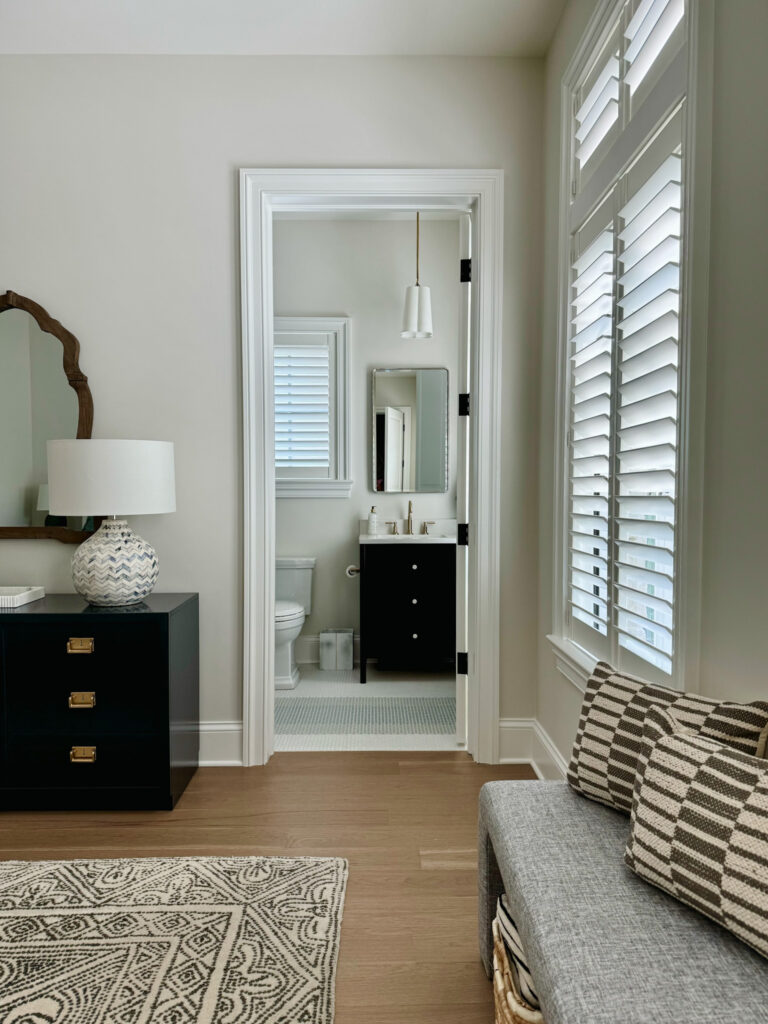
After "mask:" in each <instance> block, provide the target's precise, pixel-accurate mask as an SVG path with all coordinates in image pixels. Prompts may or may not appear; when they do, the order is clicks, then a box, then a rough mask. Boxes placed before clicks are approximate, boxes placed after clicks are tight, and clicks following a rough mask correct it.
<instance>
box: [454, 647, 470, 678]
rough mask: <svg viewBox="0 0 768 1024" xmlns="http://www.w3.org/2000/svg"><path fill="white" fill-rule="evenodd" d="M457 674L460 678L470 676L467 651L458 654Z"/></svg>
mask: <svg viewBox="0 0 768 1024" xmlns="http://www.w3.org/2000/svg"><path fill="white" fill-rule="evenodd" d="M456 673H457V675H460V676H468V675H469V654H468V652H467V651H457V652H456Z"/></svg>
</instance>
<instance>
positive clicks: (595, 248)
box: [569, 229, 614, 636]
mask: <svg viewBox="0 0 768 1024" xmlns="http://www.w3.org/2000/svg"><path fill="white" fill-rule="evenodd" d="M613 248H614V243H613V232H612V231H611V230H610V229H607V230H605V231H602V232H601V233H600V234H599V235H598V236H597V238H596V239H595V240H594V241H593V242H591V243H590V244H589V245H588V246H587V247H586V249H585V250H584V252H582V253H581V254H580V256H579V257H578V258H577V259H576V260H574V262H573V267H572V285H571V340H570V375H571V381H570V383H571V419H570V442H571V443H570V455H569V457H570V473H569V479H570V510H569V517H570V520H569V526H570V528H569V543H570V571H569V593H570V605H571V613H572V615H573V617H574V618H575V619H578V620H579V621H580V622H582V623H584V624H585V625H587V626H589V627H591V628H592V629H595V630H597V631H598V632H599V633H601V634H602V635H603V636H606V635H607V632H608V622H609V601H610V594H609V591H608V580H609V571H608V566H609V549H608V545H609V533H608V522H609V480H610V459H611V442H610V434H611V359H612V357H611V350H612V346H613V291H614V257H613Z"/></svg>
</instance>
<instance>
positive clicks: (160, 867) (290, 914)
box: [0, 857, 347, 1024]
mask: <svg viewBox="0 0 768 1024" xmlns="http://www.w3.org/2000/svg"><path fill="white" fill-rule="evenodd" d="M346 881H347V863H346V861H344V860H341V859H339V858H330V857H324V858H314V857H301V858H293V859H289V858H279V857H274V858H273V857H269V858H267V857H225V858H217V857H180V858H168V859H133V860H90V861H86V860H79V861H77V860H76V861H34V862H22V861H9V862H5V863H0V1022H2V1024H331V1022H332V1021H333V999H334V981H335V974H336V959H337V954H338V947H339V930H340V926H341V915H342V907H343V904H344V892H345V888H346Z"/></svg>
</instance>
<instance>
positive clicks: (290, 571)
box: [275, 558, 316, 690]
mask: <svg viewBox="0 0 768 1024" xmlns="http://www.w3.org/2000/svg"><path fill="white" fill-rule="evenodd" d="M315 561H316V560H315V559H314V558H277V559H276V560H275V689H276V690H292V689H293V688H294V686H296V684H297V683H298V681H299V670H298V668H297V667H296V658H295V656H294V652H293V645H294V643H295V641H296V639H297V638H298V636H299V633H301V630H302V627H303V625H304V620H305V619H306V617H307V615H309V613H310V612H311V611H312V573H313V571H314V568H315Z"/></svg>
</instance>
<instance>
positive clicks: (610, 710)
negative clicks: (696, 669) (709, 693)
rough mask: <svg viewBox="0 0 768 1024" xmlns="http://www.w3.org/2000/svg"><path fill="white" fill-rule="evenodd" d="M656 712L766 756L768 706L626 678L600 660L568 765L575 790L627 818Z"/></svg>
mask: <svg viewBox="0 0 768 1024" xmlns="http://www.w3.org/2000/svg"><path fill="white" fill-rule="evenodd" d="M652 707H665V708H668V709H669V710H670V711H672V712H673V713H674V716H675V718H676V719H677V720H678V721H679V722H680V723H681V725H683V726H686V727H687V728H689V729H692V730H693V731H694V732H696V733H700V734H701V735H702V736H708V737H709V738H710V739H714V740H717V741H718V742H720V743H726V744H728V746H730V747H734V748H736V749H737V750H741V751H742V752H743V753H745V754H753V755H756V756H757V757H763V756H764V754H765V748H766V738H767V737H768V703H765V702H763V701H755V702H754V703H753V704H735V703H732V702H731V701H718V700H712V699H711V698H708V697H701V696H699V695H698V694H695V693H681V692H680V691H679V690H670V689H667V688H666V687H664V686H656V685H653V684H651V683H647V682H645V681H644V680H642V679H638V678H637V677H636V676H628V675H622V674H621V673H620V672H616V671H615V669H613V668H612V667H611V666H610V665H608V664H606V663H605V662H604V661H601V662H598V664H597V666H596V667H595V671H594V673H593V674H592V676H591V677H590V679H589V681H588V682H587V688H586V692H585V694H584V702H583V704H582V706H581V717H580V719H579V727H578V730H577V732H576V740H575V742H574V745H573V753H572V755H571V763H570V765H569V766H568V782H569V784H570V785H571V787H572V788H573V789H575V790H576V791H577V792H579V793H581V794H582V795H583V796H586V797H588V798H589V799H590V800H596V801H597V802H598V803H603V804H607V805H608V806H609V807H615V808H616V809H617V810H621V811H626V812H627V813H629V811H630V810H631V808H632V791H633V789H634V784H635V772H636V770H637V767H638V757H639V756H640V748H641V741H642V736H643V725H644V722H645V717H646V714H647V712H648V710H649V709H650V708H652Z"/></svg>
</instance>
